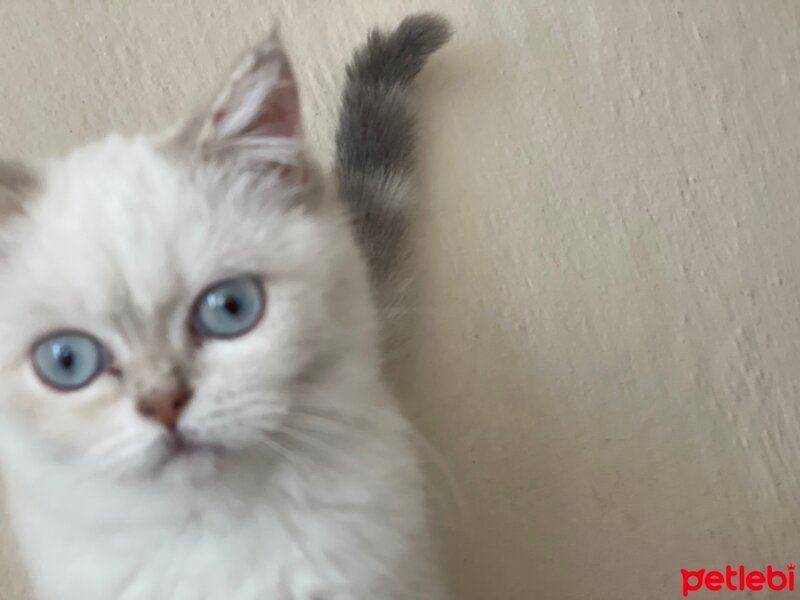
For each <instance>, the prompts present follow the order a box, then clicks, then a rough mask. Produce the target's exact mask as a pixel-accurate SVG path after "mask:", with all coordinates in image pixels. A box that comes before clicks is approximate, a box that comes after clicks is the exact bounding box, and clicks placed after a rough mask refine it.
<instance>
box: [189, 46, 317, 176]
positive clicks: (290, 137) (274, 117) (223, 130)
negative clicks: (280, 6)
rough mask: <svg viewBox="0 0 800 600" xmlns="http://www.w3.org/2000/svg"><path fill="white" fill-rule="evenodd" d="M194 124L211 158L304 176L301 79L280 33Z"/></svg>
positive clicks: (199, 146)
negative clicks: (293, 68)
mask: <svg viewBox="0 0 800 600" xmlns="http://www.w3.org/2000/svg"><path fill="white" fill-rule="evenodd" d="M189 128H190V129H191V130H192V131H193V133H189V134H188V135H189V137H190V138H194V143H195V145H196V148H197V149H198V150H199V151H200V153H201V155H202V157H203V158H204V159H206V160H223V161H225V160H234V161H240V162H244V163H246V164H247V165H248V166H250V167H257V168H264V167H270V166H272V167H278V168H279V169H280V173H281V174H282V176H290V177H292V178H298V177H299V178H300V179H302V172H303V152H302V151H303V132H302V125H301V122H300V102H299V96H298V90H297V82H296V81H295V78H294V74H293V73H292V68H291V65H290V64H289V59H288V57H287V55H286V52H285V50H284V48H283V46H282V44H281V43H280V41H279V39H278V36H277V34H276V33H273V34H272V35H270V37H269V38H268V39H267V40H265V41H264V42H262V43H261V44H260V45H258V46H256V47H255V48H253V50H251V51H250V52H249V53H248V55H247V56H246V57H245V58H244V60H243V61H242V62H241V64H240V65H239V67H238V68H237V69H236V70H235V71H234V72H233V74H232V76H231V78H230V81H229V82H228V83H227V85H226V86H225V87H224V88H223V90H222V91H221V92H220V93H219V94H218V96H217V98H216V100H215V101H214V103H213V104H212V105H211V107H210V109H208V110H207V111H205V112H204V114H202V115H201V116H200V117H198V118H195V119H194V121H193V123H191V124H190V125H189ZM185 135H186V134H184V139H186V138H185Z"/></svg>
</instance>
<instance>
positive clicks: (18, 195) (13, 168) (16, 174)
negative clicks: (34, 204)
mask: <svg viewBox="0 0 800 600" xmlns="http://www.w3.org/2000/svg"><path fill="white" fill-rule="evenodd" d="M38 188H39V179H38V178H37V176H36V173H34V171H33V170H32V169H31V168H29V167H28V166H26V165H24V164H22V163H20V162H17V161H3V160H0V220H2V219H3V218H4V217H6V216H8V215H11V214H14V213H17V212H19V211H20V210H22V205H23V202H24V200H25V198H27V197H28V196H29V195H31V194H33V193H34V192H35V191H36V190H37V189H38Z"/></svg>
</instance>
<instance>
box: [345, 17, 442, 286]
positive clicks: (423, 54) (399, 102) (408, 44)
mask: <svg viewBox="0 0 800 600" xmlns="http://www.w3.org/2000/svg"><path fill="white" fill-rule="evenodd" d="M450 35H451V31H450V26H449V25H448V23H447V21H446V20H445V19H444V18H442V17H441V16H439V15H435V14H427V13H424V14H417V15H413V16H410V17H407V18H406V19H405V20H403V21H402V22H401V23H400V25H399V26H398V27H397V28H396V29H395V30H394V31H391V32H388V33H383V32H380V31H372V32H371V33H370V35H369V38H368V40H367V43H366V44H365V45H364V46H363V47H361V48H359V49H358V50H357V51H356V53H355V55H354V57H353V60H352V62H351V63H350V65H349V66H348V67H347V82H346V84H345V89H344V94H343V98H342V108H341V114H340V117H339V127H338V130H337V133H336V170H337V176H338V180H339V188H340V192H341V196H342V199H343V201H344V202H345V203H346V204H347V206H348V208H349V209H350V212H351V215H352V218H353V221H354V225H355V228H356V233H357V236H358V240H359V242H360V244H361V246H362V248H363V250H364V253H365V256H366V258H367V261H368V263H369V266H370V269H371V273H372V277H373V281H374V283H375V284H376V286H381V285H382V284H384V283H385V281H386V280H387V279H389V278H391V277H392V275H393V270H394V268H395V266H397V262H398V259H399V258H400V256H401V254H402V252H403V248H402V246H403V239H404V237H405V234H406V229H407V221H408V216H407V212H408V205H409V203H410V198H409V195H410V194H411V188H412V187H413V186H412V185H411V181H410V180H411V175H412V173H413V168H414V137H415V135H414V134H415V129H414V125H415V123H414V112H413V107H412V103H411V93H410V92H411V87H412V84H413V82H414V79H415V77H416V76H417V74H418V73H419V72H420V70H421V69H422V67H423V66H424V65H425V62H426V61H427V59H428V57H429V56H430V54H431V53H433V52H434V51H435V50H437V49H438V48H439V47H441V46H442V45H443V44H444V43H445V42H447V40H448V39H449V38H450Z"/></svg>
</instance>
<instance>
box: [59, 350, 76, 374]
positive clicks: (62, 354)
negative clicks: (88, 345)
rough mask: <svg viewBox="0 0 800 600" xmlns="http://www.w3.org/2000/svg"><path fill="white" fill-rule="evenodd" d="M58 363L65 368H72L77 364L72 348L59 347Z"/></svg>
mask: <svg viewBox="0 0 800 600" xmlns="http://www.w3.org/2000/svg"><path fill="white" fill-rule="evenodd" d="M57 358H58V364H59V365H61V366H62V367H64V368H65V369H71V368H72V367H73V365H74V364H75V355H73V354H72V350H70V349H69V348H64V347H62V348H59V349H58V357H57Z"/></svg>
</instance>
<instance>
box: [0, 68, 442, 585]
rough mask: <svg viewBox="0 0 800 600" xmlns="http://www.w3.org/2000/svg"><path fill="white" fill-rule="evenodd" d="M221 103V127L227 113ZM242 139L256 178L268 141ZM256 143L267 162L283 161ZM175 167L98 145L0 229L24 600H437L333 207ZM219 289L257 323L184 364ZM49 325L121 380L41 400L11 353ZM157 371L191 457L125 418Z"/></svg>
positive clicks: (0, 332) (221, 174)
mask: <svg viewBox="0 0 800 600" xmlns="http://www.w3.org/2000/svg"><path fill="white" fill-rule="evenodd" d="M240 76H241V75H240ZM263 87H264V86H262V88H263ZM247 89H248V90H250V91H253V90H257V89H258V86H251V87H248V88H247ZM254 93H255V92H254ZM260 93H261V94H266V93H267V90H264V89H261V92H260ZM245 97H246V106H245V108H244V110H245V113H247V111H249V113H247V114H245V113H243V114H242V115H238V116H237V115H232V116H230V119H231V120H230V121H229V123H236V126H235V127H233V126H231V129H230V130H231V131H234V130H240V129H242V125H241V120H240V117H241V118H245V117H247V118H251V116H248V115H252V113H253V102H254V99H253V95H252V94H251V93H249V92H248V94H246V95H245ZM229 108H231V110H237V107H236V106H234V107H229ZM256 141H257V140H256ZM221 142H224V143H223V144H222V145H223V146H225V147H226V148H231V147H232V146H234V145H235V140H227V141H226V140H221ZM252 142H253V140H252V139H251V140H249V141H248V140H243V143H242V144H241V148H243V149H244V150H243V152H246V151H247V150H248V148H255V151H256V152H259V153H261V155H259V156H258V157H256V158H255V159H253V157H252V156H251V159H253V160H255V161H256V162H258V161H264V158H265V156H264V154H265V153H266V154H267V155H268V154H269V148H270V142H271V141H270V140H268V139H265V140H263V142H264V143H262V144H257V143H252ZM272 142H276V140H272ZM284 142H285V140H284ZM273 145H274V146H275V147H277V148H279V152H277V154H276V155H275V156H276V157H277V158H278V159H280V160H284V161H285V160H286V148H288V147H290V146H291V144H288V145H287V143H281V140H277V142H276V143H275V144H273ZM187 156H188V155H181V154H175V155H173V154H172V153H171V151H170V150H169V149H165V147H164V145H163V144H162V143H161V142H157V141H154V140H152V139H150V138H146V137H139V138H134V139H121V138H116V137H111V138H109V139H107V140H105V141H103V142H100V143H98V144H95V145H92V146H89V147H87V148H84V149H81V150H78V151H75V152H73V153H72V154H70V155H69V156H67V157H66V158H64V159H61V160H57V161H53V162H51V163H50V164H48V165H47V166H46V168H45V169H44V170H43V173H42V174H41V178H42V186H41V188H42V189H41V191H40V192H39V193H38V194H37V195H36V196H35V197H34V198H31V199H30V200H29V202H28V204H27V205H26V212H25V214H24V215H22V216H21V217H20V218H18V219H16V220H15V221H13V222H11V223H7V224H6V225H5V227H4V230H3V238H2V240H3V241H2V244H1V245H0V253H2V258H0V289H2V290H3V293H2V294H0V458H2V461H3V465H4V467H5V473H6V477H7V489H8V493H9V496H10V501H11V509H12V517H13V524H14V526H15V529H16V531H17V533H18V535H19V537H20V540H21V543H22V549H23V552H24V556H25V559H26V562H27V565H28V567H29V570H30V573H31V575H32V577H33V580H34V583H35V588H36V593H37V594H38V596H37V597H38V598H40V599H41V600H73V599H74V600H78V599H79V600H161V599H164V600H203V599H208V600H218V599H223V598H224V599H226V600H273V599H274V600H356V599H358V600H384V599H385V600H389V599H392V600H397V599H404V600H405V599H416V598H419V599H420V600H436V599H438V598H440V597H441V593H442V592H441V588H440V582H439V581H438V576H437V569H436V566H435V560H434V558H433V555H432V549H431V544H430V540H429V535H428V531H427V530H428V523H427V517H426V511H425V508H424V504H425V502H424V494H423V482H422V477H421V475H420V467H419V464H418V460H417V456H416V454H415V452H414V449H413V444H412V443H411V439H412V435H411V431H410V429H409V425H408V424H407V423H406V422H405V421H404V419H403V418H402V417H401V416H400V415H399V413H398V411H397V409H396V408H395V406H394V402H393V399H392V398H391V397H390V394H389V392H388V391H387V389H386V386H385V385H384V383H383V382H382V380H381V375H380V359H379V355H378V341H377V338H378V333H377V331H378V323H377V317H376V314H375V309H374V308H373V305H372V301H371V298H370V291H369V288H368V283H367V274H366V272H365V267H364V265H363V262H362V260H361V257H360V255H359V251H358V249H357V247H356V246H355V244H354V242H353V240H352V236H351V233H350V231H349V226H348V223H347V222H346V219H345V218H344V216H343V214H342V212H341V209H340V208H339V204H338V202H336V200H335V199H334V198H332V197H330V196H329V194H328V193H327V192H325V191H324V190H322V189H320V190H318V191H317V192H315V194H316V195H315V197H314V199H313V200H314V202H311V201H310V200H309V198H308V197H304V196H303V194H306V196H308V193H309V192H308V191H307V190H305V191H304V190H303V189H301V188H299V187H297V185H296V184H293V185H294V187H293V186H292V185H289V184H288V183H287V182H286V181H284V180H283V179H282V178H281V176H280V173H279V172H278V171H277V170H274V169H273V170H269V169H266V170H264V171H260V172H256V171H253V170H252V169H250V168H239V167H237V166H235V165H232V164H226V163H225V162H224V161H217V162H214V161H211V162H207V163H202V162H201V161H200V160H199V159H197V160H195V159H194V158H187ZM267 157H268V156H267ZM240 158H241V157H240ZM273 158H274V157H273ZM238 164H239V165H240V166H241V165H251V166H252V161H251V162H250V163H248V161H247V160H244V161H242V162H239V163H238ZM237 273H254V274H258V275H261V276H263V277H264V278H265V280H266V282H267V283H266V290H267V292H266V293H267V310H266V314H265V317H264V318H263V320H262V321H261V322H260V324H259V325H258V326H257V327H256V328H255V329H254V330H253V331H252V332H250V333H249V334H247V335H245V336H244V337H241V338H238V339H234V340H227V341H210V342H207V343H205V344H204V345H202V346H200V347H196V346H195V345H193V344H192V343H191V340H190V337H189V335H188V333H187V327H186V322H187V315H188V313H189V311H190V307H191V305H192V302H193V301H194V299H195V298H196V296H197V294H199V293H200V291H201V290H203V289H204V288H205V287H206V286H208V285H209V284H211V283H213V282H215V281H218V280H221V279H223V278H225V277H227V276H230V275H232V274H237ZM64 327H74V328H79V329H83V330H86V331H89V332H91V333H92V334H94V335H95V336H96V337H97V338H98V339H100V340H102V341H103V342H104V343H105V344H106V345H107V346H108V347H109V348H110V349H111V351H112V352H113V354H114V356H115V359H116V361H117V363H118V365H119V367H120V369H121V370H122V376H121V377H115V376H113V375H111V374H104V375H102V376H101V377H100V378H99V379H97V380H96V381H95V382H93V383H92V384H91V385H90V386H89V387H88V388H86V389H84V390H80V391H77V392H72V393H59V392H55V391H53V390H51V389H49V388H47V387H46V386H45V385H43V384H42V383H41V382H40V381H39V380H38V379H37V378H36V376H35V374H34V371H33V369H32V367H31V364H30V361H29V358H28V351H29V348H30V345H31V344H32V343H33V341H34V340H35V339H36V338H37V336H40V335H42V334H44V333H47V332H49V331H52V330H55V329H59V328H64ZM176 365H180V366H181V367H182V368H184V369H186V370H187V372H188V373H190V374H191V384H192V387H193V389H194V398H193V401H192V403H191V404H190V405H189V408H188V409H187V412H186V413H185V414H184V417H183V419H182V421H181V424H180V429H181V432H182V433H183V434H184V435H185V436H186V437H187V438H188V439H190V440H193V441H196V442H199V443H201V444H203V445H204V447H209V448H213V449H212V450H207V451H202V452H197V453H195V454H193V455H186V456H181V457H177V458H173V459H169V460H168V459H167V451H166V450H165V446H164V439H165V436H166V435H167V434H166V432H165V431H163V430H162V429H161V428H160V427H159V426H157V425H155V424H153V423H151V422H148V421H146V420H145V419H144V418H142V417H141V416H140V415H139V414H138V413H137V412H136V410H135V402H136V398H137V395H138V393H139V392H141V391H142V390H145V389H152V388H153V387H154V386H156V387H157V386H158V385H160V384H167V383H168V382H169V378H170V377H171V372H172V370H173V368H174V367H175V366H176Z"/></svg>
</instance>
